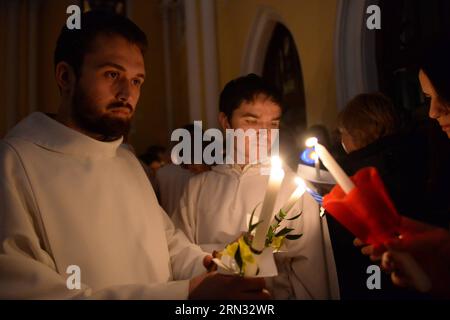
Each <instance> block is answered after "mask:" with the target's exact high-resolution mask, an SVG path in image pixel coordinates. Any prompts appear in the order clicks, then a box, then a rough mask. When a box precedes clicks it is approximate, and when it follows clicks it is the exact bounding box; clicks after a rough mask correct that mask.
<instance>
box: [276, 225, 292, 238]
mask: <svg viewBox="0 0 450 320" xmlns="http://www.w3.org/2000/svg"><path fill="white" fill-rule="evenodd" d="M292 230H294V229H291V228H287V227H286V228H283V229H281V230H280V231H279V232H277V234H276V235H275V237H280V236H284V235H286V234H288V233H289V232H291V231H292Z"/></svg>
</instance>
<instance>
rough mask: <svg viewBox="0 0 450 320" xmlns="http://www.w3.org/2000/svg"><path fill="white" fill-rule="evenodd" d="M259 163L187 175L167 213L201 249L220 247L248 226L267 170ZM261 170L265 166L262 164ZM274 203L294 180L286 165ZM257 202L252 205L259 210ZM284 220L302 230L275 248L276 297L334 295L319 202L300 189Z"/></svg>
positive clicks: (287, 192) (335, 286) (333, 275)
mask: <svg viewBox="0 0 450 320" xmlns="http://www.w3.org/2000/svg"><path fill="white" fill-rule="evenodd" d="M262 168H263V167H262V165H251V166H246V167H244V169H241V168H240V167H239V166H232V165H218V166H215V167H213V169H212V170H211V171H208V172H205V173H202V174H199V175H196V176H195V177H192V178H191V179H190V180H189V182H188V185H187V187H186V189H185V192H184V194H183V196H182V198H181V201H180V207H179V208H178V209H177V210H176V211H175V214H174V216H173V217H172V219H173V221H174V223H175V225H176V226H177V227H179V228H180V229H182V230H183V231H184V232H185V233H186V235H187V237H188V238H189V240H191V241H192V242H194V243H196V244H198V245H200V246H201V247H202V248H203V250H205V251H208V252H211V251H212V250H222V249H223V248H224V247H225V245H226V244H228V243H230V242H232V241H234V240H236V239H237V237H238V236H239V235H240V234H241V233H242V232H244V231H246V230H247V229H248V218H249V216H250V215H251V212H252V211H253V209H254V208H255V207H256V206H257V205H258V204H260V203H262V202H263V199H264V195H265V190H266V187H267V183H268V179H269V176H268V175H264V174H261V172H262V171H261V169H262ZM265 169H266V170H268V169H269V168H268V167H266V168H265ZM285 172H286V174H285V178H284V180H283V183H282V185H281V189H280V192H279V193H278V197H277V201H276V206H275V209H276V210H279V209H281V208H282V207H283V206H284V205H285V204H286V202H287V200H288V199H289V197H290V195H291V194H292V192H293V191H294V190H295V188H296V185H295V182H294V178H295V175H294V174H293V172H292V171H291V170H289V169H285ZM260 209H261V205H259V206H258V209H257V210H256V211H255V215H259V212H260ZM299 212H302V215H301V217H300V218H298V219H296V220H293V221H284V222H283V223H284V226H289V227H290V228H294V229H295V230H294V231H293V233H295V234H297V233H302V234H303V236H302V237H301V238H300V239H298V240H293V241H290V240H286V246H285V249H286V252H283V253H276V254H275V258H276V259H275V260H276V263H277V267H278V274H279V275H278V276H277V277H275V278H273V279H267V282H268V286H269V287H270V289H271V290H272V293H273V294H274V296H275V298H277V299H338V298H339V286H338V282H337V274H336V266H335V262H334V256H333V252H332V248H331V242H330V238H329V234H328V227H327V224H326V220H325V218H320V215H319V207H318V204H317V203H316V202H315V201H314V200H313V199H312V197H311V196H310V195H309V194H307V193H305V195H303V197H302V198H301V199H300V200H299V201H298V202H297V203H296V205H295V206H294V207H293V208H292V210H290V211H289V212H288V216H287V218H289V217H293V216H294V215H296V214H298V213H299Z"/></svg>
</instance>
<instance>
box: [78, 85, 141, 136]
mask: <svg viewBox="0 0 450 320" xmlns="http://www.w3.org/2000/svg"><path fill="white" fill-rule="evenodd" d="M117 107H128V108H129V109H130V113H131V112H132V110H133V108H132V107H131V106H130V105H129V104H127V103H123V102H120V101H118V102H112V103H110V104H109V105H108V106H107V108H106V109H112V108H117ZM97 110H98V108H96V106H95V105H93V104H92V101H91V100H90V99H89V98H88V97H87V96H86V95H85V94H84V91H83V89H82V88H80V86H79V85H77V87H76V88H75V92H74V95H73V98H72V117H73V119H74V121H75V123H76V125H77V126H78V127H79V128H80V129H82V130H83V131H85V132H87V133H92V134H94V135H99V136H100V138H99V140H101V141H114V140H117V139H119V138H120V137H122V136H126V135H127V134H128V132H129V130H130V126H131V117H130V118H127V119H125V118H118V117H112V116H110V115H109V114H106V113H105V114H101V113H99V112H98V111H97Z"/></svg>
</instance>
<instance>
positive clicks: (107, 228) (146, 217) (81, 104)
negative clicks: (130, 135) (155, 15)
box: [0, 12, 268, 299]
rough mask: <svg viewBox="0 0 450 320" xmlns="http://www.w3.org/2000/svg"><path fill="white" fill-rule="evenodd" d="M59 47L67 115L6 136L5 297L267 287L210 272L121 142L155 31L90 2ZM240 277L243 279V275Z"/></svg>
mask: <svg viewBox="0 0 450 320" xmlns="http://www.w3.org/2000/svg"><path fill="white" fill-rule="evenodd" d="M81 22H82V24H81V30H76V29H74V30H68V29H67V28H66V27H64V28H63V30H62V31H61V34H60V36H59V38H58V42H57V45H56V50H55V56H54V58H55V61H54V62H55V77H56V81H57V84H58V87H59V89H60V93H61V104H60V106H59V110H58V114H57V115H55V116H49V115H46V114H43V113H39V112H36V113H33V114H31V115H30V116H28V117H27V118H25V119H24V120H23V121H21V122H20V123H19V124H17V125H16V126H15V127H14V128H13V129H12V130H11V131H10V132H9V133H8V134H7V136H6V137H5V139H4V140H2V141H1V142H0V182H1V183H0V244H1V245H0V298H19V299H21V298H31V299H34V298H37V299H48V298H50V299H51V298H57V299H60V298H105V299H117V298H118V299H186V298H192V299H196V298H197V299H198V298H200V299H201V298H206V297H208V298H223V299H226V298H234V299H243V298H248V299H257V298H267V297H268V295H267V293H266V292H265V291H264V282H262V281H255V280H254V279H239V278H237V277H224V276H222V275H218V274H217V273H216V272H209V273H206V272H205V271H206V269H205V266H206V267H208V266H209V265H210V262H211V257H210V256H207V255H206V253H204V252H203V251H202V250H201V249H200V248H199V247H197V246H195V245H193V244H191V243H190V242H189V241H188V240H187V239H186V237H185V235H184V234H183V233H182V232H180V231H179V230H177V229H175V228H174V226H173V224H172V222H171V221H170V219H169V218H168V217H167V215H166V214H165V212H164V211H163V210H162V209H161V207H160V206H159V205H158V203H157V200H156V197H155V194H154V192H153V189H152V187H151V185H150V184H149V181H148V179H147V177H146V175H145V173H144V171H143V169H142V167H141V166H140V164H139V162H138V160H137V159H136V158H135V157H134V155H133V154H132V153H131V152H130V151H129V150H128V149H127V148H124V147H123V146H121V142H122V137H123V134H124V133H125V132H127V131H128V127H129V125H130V121H131V119H132V116H133V115H134V112H135V108H136V104H137V102H138V99H139V94H140V90H141V85H142V83H143V81H144V78H145V66H144V57H143V54H144V50H145V47H146V43H147V40H146V36H145V34H144V33H143V32H142V31H141V30H140V29H139V28H138V27H137V26H136V25H135V24H134V23H132V22H131V21H130V20H128V19H127V18H124V17H120V16H117V15H112V14H106V13H98V12H90V13H87V14H84V15H83V16H82V20H81ZM236 278H237V279H236Z"/></svg>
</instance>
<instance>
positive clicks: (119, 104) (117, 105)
mask: <svg viewBox="0 0 450 320" xmlns="http://www.w3.org/2000/svg"><path fill="white" fill-rule="evenodd" d="M115 108H128V110H130V113H132V112H133V107H132V106H131V104H129V103H124V102H113V103H111V104H109V105H108V107H107V109H108V110H109V109H115Z"/></svg>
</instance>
